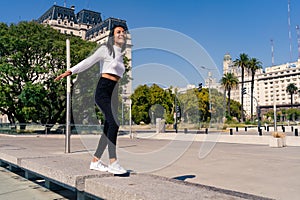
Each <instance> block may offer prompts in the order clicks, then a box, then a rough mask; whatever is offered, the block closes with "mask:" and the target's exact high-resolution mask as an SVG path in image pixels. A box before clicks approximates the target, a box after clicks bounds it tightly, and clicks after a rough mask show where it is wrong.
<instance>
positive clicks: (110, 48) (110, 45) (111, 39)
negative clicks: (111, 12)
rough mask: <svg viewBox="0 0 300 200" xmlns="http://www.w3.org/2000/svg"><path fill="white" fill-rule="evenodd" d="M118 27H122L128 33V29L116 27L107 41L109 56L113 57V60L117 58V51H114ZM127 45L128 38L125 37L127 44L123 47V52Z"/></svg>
mask: <svg viewBox="0 0 300 200" xmlns="http://www.w3.org/2000/svg"><path fill="white" fill-rule="evenodd" d="M117 27H122V28H123V29H124V30H125V31H126V27H124V26H122V25H116V26H114V27H113V28H112V29H111V31H110V33H109V36H108V40H107V43H106V46H107V48H108V52H109V55H112V56H113V58H115V50H114V47H113V46H114V44H115V40H114V32H115V29H116V28H117ZM126 43H127V38H126V37H125V42H124V44H123V46H122V47H121V50H122V51H124V50H125V48H126Z"/></svg>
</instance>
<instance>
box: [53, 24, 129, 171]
mask: <svg viewBox="0 0 300 200" xmlns="http://www.w3.org/2000/svg"><path fill="white" fill-rule="evenodd" d="M110 33H111V34H110V36H109V39H108V42H107V44H106V45H102V46H100V48H99V49H97V50H96V51H95V53H93V55H91V56H90V57H88V58H86V59H85V60H83V61H81V62H80V63H78V64H77V65H75V66H74V67H72V68H70V69H69V70H67V71H66V72H64V73H63V74H61V75H59V76H58V77H56V78H55V80H60V79H62V78H64V77H67V76H70V75H71V74H76V73H80V72H82V71H84V70H86V69H88V68H90V67H91V66H93V65H94V64H95V63H96V62H100V66H101V67H100V71H101V77H100V79H99V82H98V85H97V89H96V93H95V102H96V105H97V106H98V107H99V108H100V109H101V110H102V112H103V113H104V117H105V122H104V129H103V133H104V134H103V135H102V136H101V138H100V140H99V144H98V147H97V150H96V152H95V154H94V157H93V159H92V162H91V164H90V169H92V170H98V171H108V172H110V173H113V174H124V173H126V172H127V171H126V170H125V169H124V168H123V167H121V165H120V164H119V162H118V160H117V156H116V142H117V135H118V130H119V125H118V124H117V121H116V118H115V116H116V112H117V105H118V103H117V102H118V96H117V92H116V91H114V89H115V87H118V84H117V83H118V81H119V80H120V78H121V77H122V76H123V73H124V72H125V66H124V63H123V51H124V50H125V47H126V32H125V28H124V27H122V26H116V27H114V28H113V30H112V31H111V32H110ZM106 146H108V153H109V164H108V166H106V165H104V164H103V162H102V161H101V156H102V154H103V152H104V150H105V148H106Z"/></svg>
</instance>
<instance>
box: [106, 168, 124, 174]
mask: <svg viewBox="0 0 300 200" xmlns="http://www.w3.org/2000/svg"><path fill="white" fill-rule="evenodd" d="M107 172H109V173H112V174H126V173H127V171H125V172H123V171H122V172H120V171H117V170H114V169H109V168H108V170H107Z"/></svg>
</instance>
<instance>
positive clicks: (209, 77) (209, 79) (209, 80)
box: [208, 71, 212, 128]
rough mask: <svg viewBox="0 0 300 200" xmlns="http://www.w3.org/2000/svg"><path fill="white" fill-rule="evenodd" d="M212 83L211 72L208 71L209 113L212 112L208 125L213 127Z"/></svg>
mask: <svg viewBox="0 0 300 200" xmlns="http://www.w3.org/2000/svg"><path fill="white" fill-rule="evenodd" d="M210 84H211V72H210V71H208V99H209V114H210V119H209V124H208V127H209V128H210V127H211V125H210V124H211V118H212V114H211V90H210Z"/></svg>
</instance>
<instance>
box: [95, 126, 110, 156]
mask: <svg viewBox="0 0 300 200" xmlns="http://www.w3.org/2000/svg"><path fill="white" fill-rule="evenodd" d="M107 130H108V123H107V121H106V120H105V121H104V127H103V134H102V136H101V138H100V140H99V143H98V147H97V149H96V152H95V154H94V161H97V160H99V159H100V158H101V157H102V154H103V152H104V150H105V148H106V146H107Z"/></svg>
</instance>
